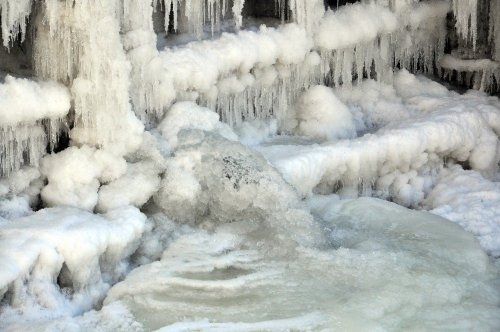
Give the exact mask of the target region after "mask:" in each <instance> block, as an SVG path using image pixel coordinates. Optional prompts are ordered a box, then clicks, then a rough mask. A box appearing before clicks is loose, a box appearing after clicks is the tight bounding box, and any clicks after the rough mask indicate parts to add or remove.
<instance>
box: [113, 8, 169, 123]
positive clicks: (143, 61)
mask: <svg viewBox="0 0 500 332" xmlns="http://www.w3.org/2000/svg"><path fill="white" fill-rule="evenodd" d="M152 15H153V7H152V3H151V1H149V2H148V1H134V0H127V1H123V10H122V14H121V16H122V17H121V28H122V33H123V35H122V43H123V47H124V49H125V52H126V55H127V59H128V61H129V62H130V64H131V65H132V69H131V73H130V88H129V91H130V95H131V101H132V106H133V110H134V112H135V114H136V115H137V116H138V117H139V118H140V119H141V120H142V121H143V122H144V123H145V124H146V125H147V126H152V124H154V123H155V122H156V121H157V120H158V119H161V117H162V116H163V110H164V108H166V107H168V106H170V104H171V103H172V102H173V100H174V98H175V91H174V89H173V87H172V78H171V77H169V76H168V75H167V73H166V71H165V69H164V68H163V66H162V62H161V59H160V53H159V52H158V50H157V48H156V44H157V37H156V34H155V32H154V28H153V21H152V20H151V17H152Z"/></svg>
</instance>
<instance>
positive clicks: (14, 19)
mask: <svg viewBox="0 0 500 332" xmlns="http://www.w3.org/2000/svg"><path fill="white" fill-rule="evenodd" d="M31 6H32V0H16V1H12V0H0V12H1V13H2V19H1V22H2V38H3V46H5V47H7V48H9V47H10V45H11V44H12V43H13V42H14V40H16V39H17V37H18V35H20V38H21V41H23V40H24V38H25V36H26V28H27V24H28V17H29V15H30V13H31Z"/></svg>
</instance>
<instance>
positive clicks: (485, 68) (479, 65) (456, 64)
mask: <svg viewBox="0 0 500 332" xmlns="http://www.w3.org/2000/svg"><path fill="white" fill-rule="evenodd" d="M441 68H442V70H441V71H442V74H441V75H442V77H443V78H444V79H446V80H452V79H455V80H456V81H458V82H459V83H460V84H462V85H465V86H468V87H471V88H472V89H475V90H480V91H485V92H494V91H493V87H494V85H495V84H497V85H498V84H499V83H498V82H500V63H499V62H496V61H492V60H490V59H479V60H474V59H472V60H464V59H460V58H458V57H455V56H453V55H445V56H444V57H443V59H442V61H441Z"/></svg>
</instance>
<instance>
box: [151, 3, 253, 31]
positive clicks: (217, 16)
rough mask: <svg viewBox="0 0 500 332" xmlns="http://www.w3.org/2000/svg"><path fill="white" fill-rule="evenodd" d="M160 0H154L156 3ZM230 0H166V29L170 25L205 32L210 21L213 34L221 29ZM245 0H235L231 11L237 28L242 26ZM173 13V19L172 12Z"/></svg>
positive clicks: (175, 28)
mask: <svg viewBox="0 0 500 332" xmlns="http://www.w3.org/2000/svg"><path fill="white" fill-rule="evenodd" d="M158 1H160V0H154V5H155V8H156V5H157V4H158ZM229 2H230V1H229V0H164V1H163V5H164V10H165V31H166V32H167V33H168V29H169V27H170V26H172V27H173V29H174V30H175V31H177V30H178V29H181V31H182V32H189V33H195V34H196V35H198V36H201V35H202V34H203V28H204V25H205V23H207V22H208V23H210V26H211V31H212V34H213V33H214V32H215V31H217V30H219V28H220V24H221V22H222V19H224V18H225V17H226V15H228V13H229ZM243 5H244V0H234V1H233V6H232V8H231V11H232V13H233V17H234V21H235V26H236V28H239V27H241V22H242V18H241V11H242V10H243ZM171 13H172V21H171V19H170V17H171V16H170V14H171Z"/></svg>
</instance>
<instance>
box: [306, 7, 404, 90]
mask: <svg viewBox="0 0 500 332" xmlns="http://www.w3.org/2000/svg"><path fill="white" fill-rule="evenodd" d="M397 28H398V21H397V18H396V16H395V15H394V14H393V13H392V12H391V11H390V10H389V9H387V8H384V7H381V6H376V5H373V4H369V5H362V4H356V5H352V6H346V7H343V8H340V9H339V10H337V11H335V12H328V13H327V14H326V16H325V18H324V19H323V20H322V21H321V24H320V26H319V28H318V29H317V31H316V33H315V36H314V40H315V45H316V47H318V48H319V49H320V54H321V57H322V61H323V64H324V65H323V66H322V68H323V71H324V74H325V76H327V77H328V78H330V80H331V81H332V83H333V84H334V85H336V86H338V85H340V84H344V85H350V84H351V83H352V81H353V80H354V79H357V80H358V81H360V80H362V79H363V78H364V77H370V78H372V77H376V78H378V79H384V77H385V76H387V75H388V73H389V72H391V71H392V67H391V66H390V57H391V55H390V53H389V50H390V35H391V34H392V33H394V32H395V31H396V29H397ZM332 31H335V33H332Z"/></svg>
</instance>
